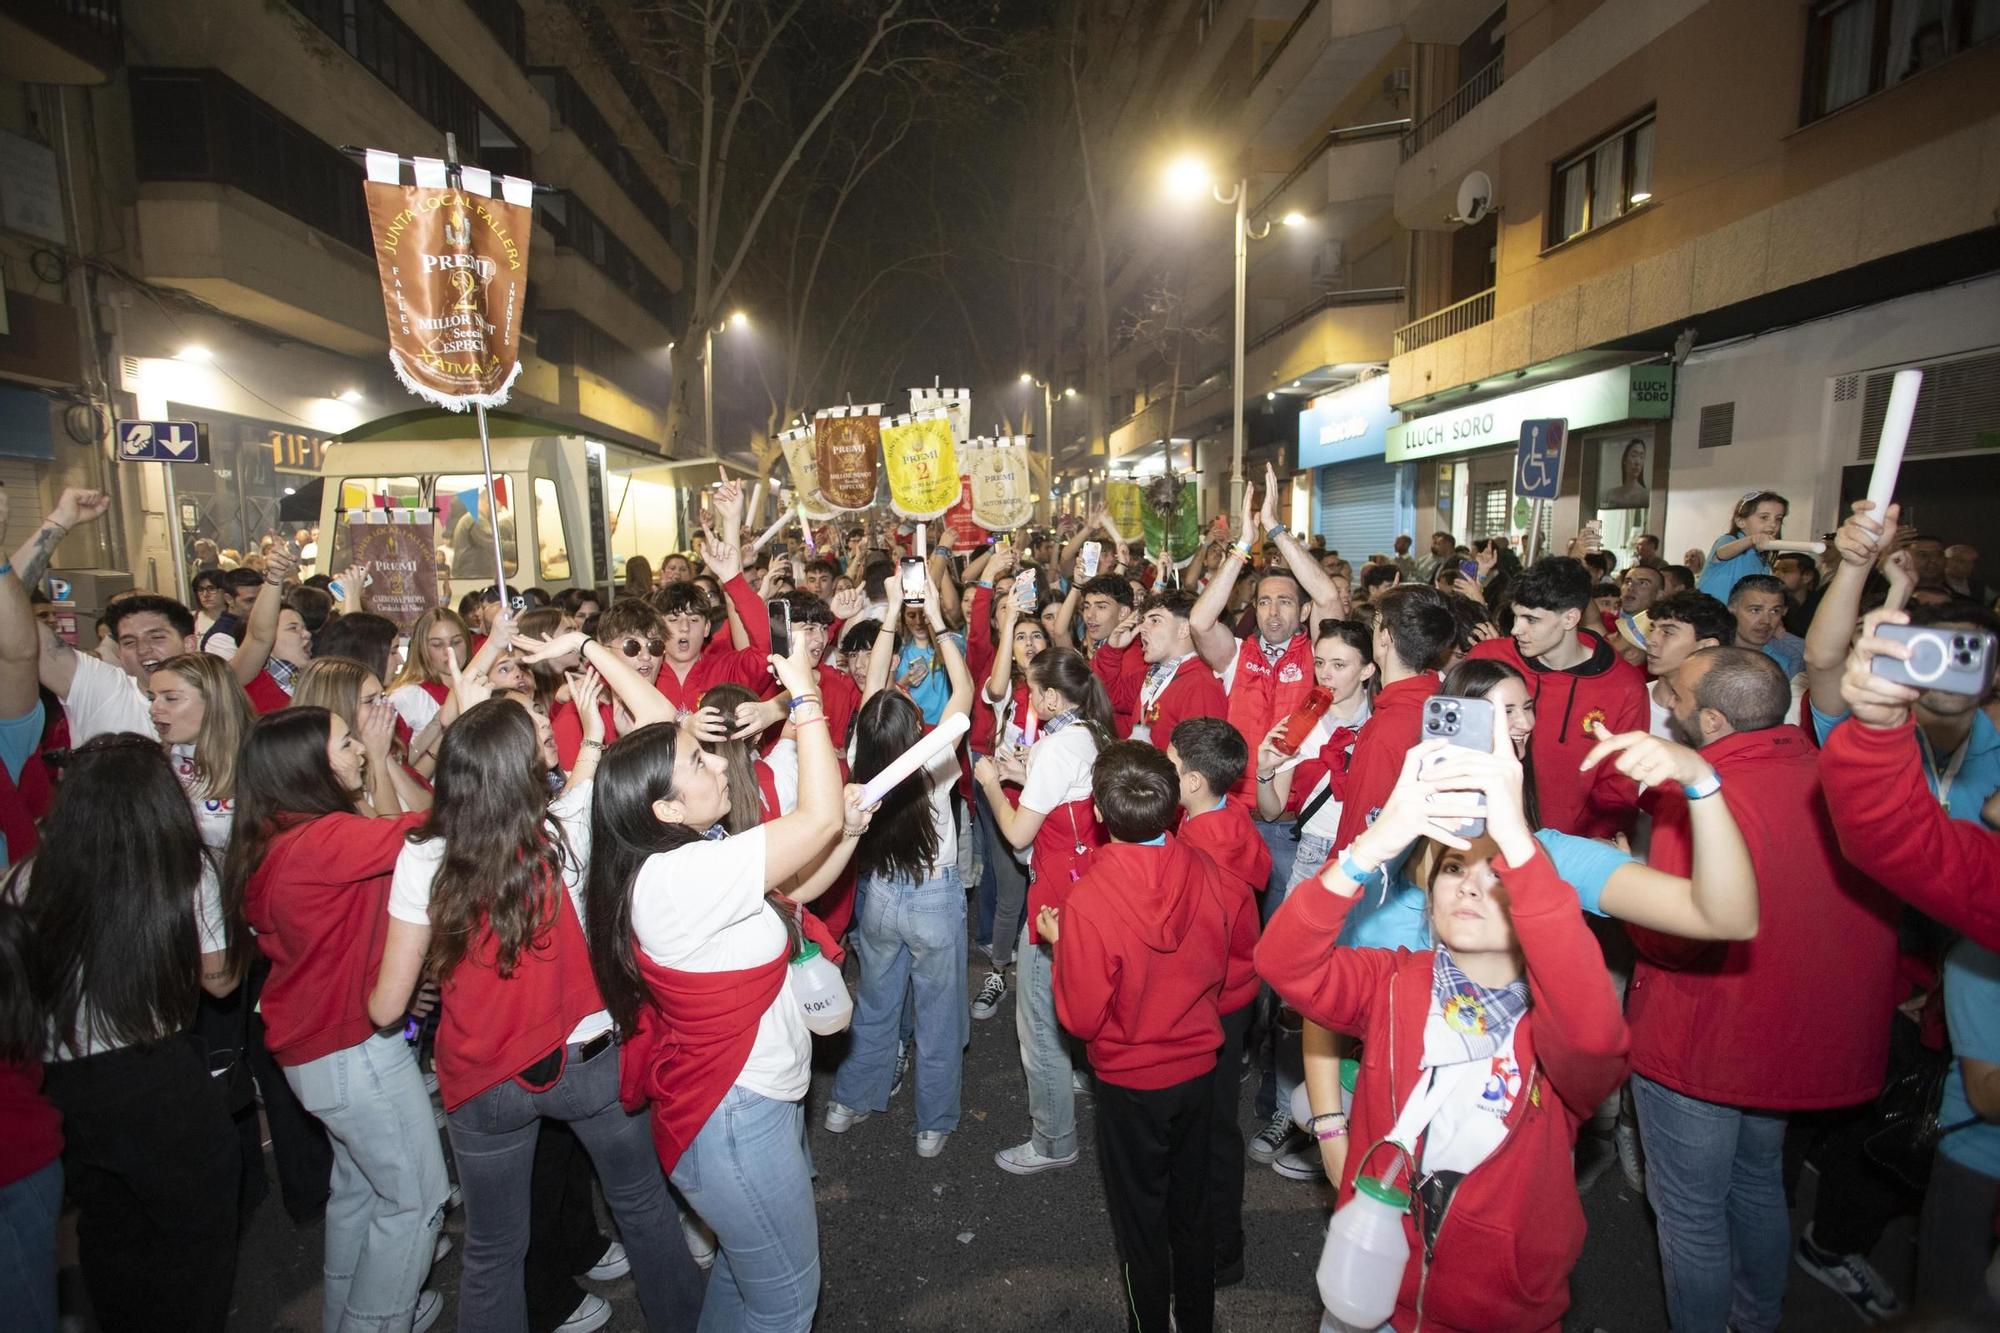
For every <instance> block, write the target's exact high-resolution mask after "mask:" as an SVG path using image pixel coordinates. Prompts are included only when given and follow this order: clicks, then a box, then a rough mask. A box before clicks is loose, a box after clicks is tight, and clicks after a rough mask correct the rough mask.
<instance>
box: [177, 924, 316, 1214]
mask: <svg viewBox="0 0 2000 1333" xmlns="http://www.w3.org/2000/svg"><path fill="white" fill-rule="evenodd" d="M270 975H271V964H270V962H269V961H268V960H266V959H263V958H259V959H257V960H256V962H255V963H254V964H253V965H252V966H251V969H250V974H249V975H248V976H247V977H245V978H244V979H243V984H242V985H241V986H238V987H237V988H236V989H235V990H234V991H233V992H231V993H230V994H229V995H226V996H224V997H223V998H222V999H219V1000H218V999H216V998H214V997H213V996H209V995H204V996H202V997H201V1008H200V1011H199V1012H198V1014H197V1015H196V1020H195V1027H196V1030H197V1031H198V1032H199V1033H200V1034H201V1035H202V1037H203V1038H204V1039H205V1040H206V1041H207V1042H208V1045H209V1048H210V1049H211V1050H212V1051H214V1050H219V1049H220V1048H221V1047H223V1046H225V1045H226V1046H228V1047H231V1048H236V1047H239V1046H240V1047H241V1049H242V1051H243V1059H244V1060H245V1061H246V1063H247V1065H248V1067H249V1071H250V1076H251V1077H252V1078H253V1079H255V1080H256V1084H257V1091H258V1093H259V1096H260V1100H261V1102H262V1105H263V1109H264V1115H263V1121H262V1123H260V1122H259V1120H258V1116H257V1107H258V1102H256V1101H253V1102H250V1103H249V1104H247V1105H245V1106H242V1107H236V1108H232V1110H233V1112H234V1114H235V1118H236V1133H237V1138H238V1142H239V1144H240V1146H241V1150H242V1153H243V1189H242V1194H241V1199H240V1204H239V1207H240V1217H241V1221H242V1224H243V1225H244V1226H246V1227H247V1226H248V1225H249V1224H250V1212H251V1210H252V1209H254V1208H256V1207H257V1205H258V1204H260V1203H262V1202H263V1201H264V1196H265V1195H266V1194H268V1193H269V1192H270V1188H271V1187H270V1185H269V1184H268V1182H267V1181H266V1179H265V1176H264V1130H265V1127H266V1126H268V1127H269V1129H270V1132H271V1160H272V1164H273V1165H275V1166H276V1167H277V1170H278V1193H279V1195H280V1196H281V1197H282V1198H283V1199H284V1202H285V1212H286V1213H288V1214H290V1216H291V1219H292V1221H294V1222H296V1223H298V1224H299V1225H300V1226H310V1225H312V1224H313V1223H315V1222H317V1221H318V1220H319V1219H320V1217H321V1215H323V1214H324V1213H325V1212H326V1200H327V1194H328V1192H329V1190H330V1188H331V1185H332V1180H333V1145H332V1144H331V1143H329V1142H328V1141H327V1137H326V1127H325V1126H324V1125H322V1124H320V1122H319V1121H318V1120H317V1119H315V1118H314V1117H313V1116H312V1115H310V1114H308V1113H307V1111H306V1109H305V1107H303V1106H301V1105H299V1099H298V1094H296V1093H294V1092H293V1091H292V1085H291V1084H290V1083H288V1082H286V1081H285V1074H284V1071H283V1070H281V1069H280V1068H278V1064H277V1062H276V1061H275V1060H273V1059H272V1058H271V1052H270V1049H269V1048H268V1047H267V1046H265V1044H264V1019H263V1016H262V1015H261V1014H259V1013H258V1012H257V999H258V997H259V996H260V995H261V994H263V991H264V981H265V978H267V977H269V976H270ZM246 1006H247V1007H248V1010H249V1012H248V1013H247V1014H246V1013H245V1012H244V1010H245V1007H246Z"/></svg>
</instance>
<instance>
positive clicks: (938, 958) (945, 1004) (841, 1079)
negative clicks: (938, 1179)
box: [833, 866, 972, 1134]
mask: <svg viewBox="0 0 2000 1333" xmlns="http://www.w3.org/2000/svg"><path fill="white" fill-rule="evenodd" d="M858 892H859V894H860V902H859V904H858V905H857V906H856V909H855V913H854V928H853V930H852V932H851V933H850V934H849V936H848V943H849V944H850V945H851V946H852V947H853V949H854V954H855V957H856V958H857V959H858V960H859V962H860V964H861V984H860V985H859V987H857V989H856V994H855V1000H854V1027H853V1030H852V1031H851V1032H850V1033H849V1034H848V1044H847V1056H846V1058H845V1059H843V1060H842V1061H841V1062H840V1070H839V1072H838V1073H836V1074H835V1075H834V1076H833V1099H834V1100H835V1101H836V1102H839V1103H840V1104H841V1105H842V1106H846V1107H850V1108H852V1109H854V1110H857V1111H886V1110H888V1109H889V1084H890V1081H891V1080H892V1079H893V1078H894V1076H895V1065H896V1038H897V1029H898V1028H899V1026H900V1025H901V1019H902V1013H903V996H904V992H905V989H906V988H907V990H908V991H909V992H910V993H911V994H912V996H913V997H914V1002H915V1007H916V1015H915V1018H916V1043H917V1052H916V1060H915V1066H916V1077H917V1093H916V1101H917V1130H918V1131H919V1132H926V1131H928V1132H934V1133H941V1134H948V1133H950V1132H951V1131H952V1130H954V1129H957V1128H958V1110H959V1078H960V1073H961V1069H962V1066H963V1060H964V1054H965V1043H966V1042H967V1041H968V1040H969V1039H970V1038H971V1036H972V1032H971V1027H972V1019H971V1016H970V1012H969V1011H968V1010H967V1008H966V1004H965V889H964V887H963V886H962V885H961V884H960V883H959V879H958V868H957V867H956V866H951V867H947V868H946V869H944V870H943V871H942V872H940V873H939V874H937V875H936V876H934V877H932V878H931V879H928V880H926V881H924V882H923V883H922V884H912V883H911V882H910V881H909V880H905V879H884V878H882V877H881V876H879V875H867V876H864V877H863V879H862V881H861V884H860V886H859V890H858Z"/></svg>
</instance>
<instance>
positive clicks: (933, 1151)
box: [917, 1129, 951, 1157]
mask: <svg viewBox="0 0 2000 1333" xmlns="http://www.w3.org/2000/svg"><path fill="white" fill-rule="evenodd" d="M950 1137H951V1132H950V1131H949V1130H942V1129H926V1130H924V1131H922V1132H921V1133H919V1134H918V1135H917V1156H919V1157H935V1156H937V1155H938V1154H939V1153H941V1152H943V1151H944V1141H945V1140H946V1139H948V1138H950Z"/></svg>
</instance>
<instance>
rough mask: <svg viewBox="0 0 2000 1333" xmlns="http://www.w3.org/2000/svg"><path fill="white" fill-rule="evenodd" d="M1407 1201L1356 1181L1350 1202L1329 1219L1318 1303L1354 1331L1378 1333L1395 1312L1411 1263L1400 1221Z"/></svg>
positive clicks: (1378, 1184)
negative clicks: (1378, 1329)
mask: <svg viewBox="0 0 2000 1333" xmlns="http://www.w3.org/2000/svg"><path fill="white" fill-rule="evenodd" d="M1409 1210H1410V1196H1409V1195H1408V1194H1407V1193H1406V1192H1405V1191H1403V1190H1400V1189H1397V1188H1396V1187H1395V1186H1394V1185H1390V1184H1387V1183H1385V1182H1383V1181H1380V1180H1376V1179H1375V1178H1374V1177H1372V1176H1357V1177H1355V1180H1354V1197H1353V1198H1351V1199H1349V1200H1348V1201H1347V1202H1346V1203H1345V1204H1344V1205H1342V1206H1341V1208H1340V1210H1339V1211H1338V1212H1336V1213H1334V1215H1333V1224H1332V1225H1331V1226H1329V1227H1328V1228H1327V1229H1326V1244H1325V1246H1324V1247H1322V1248H1321V1250H1320V1252H1319V1298H1320V1301H1321V1302H1322V1303H1323V1304H1324V1305H1325V1306H1326V1312H1327V1313H1328V1314H1329V1315H1331V1316H1333V1318H1335V1319H1337V1320H1339V1321H1340V1322H1341V1323H1342V1324H1347V1325H1351V1326H1352V1327H1355V1328H1369V1329H1372V1328H1380V1327H1381V1326H1382V1325H1383V1324H1385V1323H1387V1322H1388V1320H1389V1316H1390V1315H1391V1314H1393V1313H1395V1309H1396V1293H1397V1292H1398V1291H1400V1290H1402V1286H1403V1270H1404V1269H1405V1268H1406V1267H1408V1266H1409V1262H1410V1242H1409V1238H1408V1237H1406V1236H1405V1235H1404V1234H1403V1216H1404V1214H1406V1213H1407V1212H1409Z"/></svg>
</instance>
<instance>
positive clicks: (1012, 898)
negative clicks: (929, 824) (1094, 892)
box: [973, 787, 1028, 972]
mask: <svg viewBox="0 0 2000 1333" xmlns="http://www.w3.org/2000/svg"><path fill="white" fill-rule="evenodd" d="M973 802H974V809H975V810H976V811H977V813H978V815H979V836H980V837H981V838H982V839H984V840H985V844H986V868H985V870H984V871H983V872H982V873H981V875H980V879H979V937H980V938H981V939H982V940H985V941H987V942H989V943H991V944H992V946H993V965H994V966H995V967H997V968H999V969H1000V970H1001V971H1003V972H1004V971H1005V970H1006V968H1007V964H1008V963H1009V962H1012V961H1013V958H1014V936H1015V935H1016V934H1017V933H1018V932H1019V930H1020V928H1021V922H1022V919H1023V915H1022V914H1023V913H1024V912H1025V911H1026V910H1027V906H1028V868H1027V867H1026V866H1024V865H1022V864H1021V862H1020V858H1019V853H1017V852H1016V851H1015V850H1014V849H1013V848H1012V847H1010V846H1008V844H1007V839H1006V838H1005V837H1003V836H1001V833H1000V825H999V824H998V823H996V822H994V819H993V807H992V806H991V805H990V804H988V803H987V800H986V793H985V792H984V791H982V790H980V789H979V788H977V787H975V788H973ZM988 876H990V877H991V878H992V881H993V890H992V893H993V898H992V906H991V907H990V908H989V907H988V906H987V896H986V895H987V888H986V882H987V878H988Z"/></svg>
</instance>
